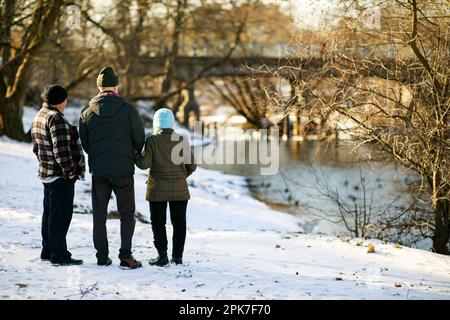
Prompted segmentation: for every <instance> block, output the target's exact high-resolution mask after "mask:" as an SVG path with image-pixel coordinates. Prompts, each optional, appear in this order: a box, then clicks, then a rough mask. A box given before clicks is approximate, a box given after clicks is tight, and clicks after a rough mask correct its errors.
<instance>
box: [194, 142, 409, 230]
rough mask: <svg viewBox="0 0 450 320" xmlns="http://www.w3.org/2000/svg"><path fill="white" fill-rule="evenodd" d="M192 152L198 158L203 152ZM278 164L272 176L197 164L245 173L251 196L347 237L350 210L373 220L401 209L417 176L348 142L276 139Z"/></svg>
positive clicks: (309, 226)
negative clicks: (362, 213)
mask: <svg viewBox="0 0 450 320" xmlns="http://www.w3.org/2000/svg"><path fill="white" fill-rule="evenodd" d="M219 144H220V143H219ZM216 147H217V148H220V146H219V145H217V146H216ZM194 150H195V151H194V154H195V155H196V157H198V156H199V154H200V152H202V150H200V149H197V148H195V149H194ZM237 152H239V151H237ZM248 152H249V147H248V146H246V148H245V153H246V154H247V157H248ZM279 163H280V164H279V170H278V171H277V172H276V173H275V174H273V175H261V171H260V168H261V165H250V164H202V165H201V166H202V167H205V168H208V169H214V170H219V171H223V172H225V173H229V174H234V175H240V176H244V177H246V179H247V181H248V185H249V187H250V190H251V192H252V194H253V196H254V197H256V198H257V199H259V200H262V201H264V202H266V203H268V204H269V205H270V206H272V207H274V208H276V209H278V210H280V211H284V212H289V213H291V214H294V215H296V216H298V217H299V218H301V219H300V220H301V221H302V227H303V229H304V231H305V232H308V233H323V234H333V235H346V236H351V235H354V232H350V231H349V228H348V227H350V229H352V228H351V227H352V226H353V225H354V222H355V219H354V215H355V213H354V212H364V213H365V214H366V219H367V217H368V216H369V215H370V219H369V222H375V221H376V220H377V219H383V217H385V216H386V215H389V214H391V215H392V214H396V212H399V211H401V210H403V209H404V208H405V207H406V206H407V205H408V203H410V201H411V196H412V195H411V194H410V193H409V192H408V190H407V185H408V184H409V183H410V181H411V180H412V179H416V177H415V176H414V175H412V174H411V173H410V172H406V171H405V170H404V169H403V168H401V167H398V166H396V165H395V164H394V162H393V161H392V160H391V159H389V158H386V157H385V156H383V154H382V153H380V152H377V151H376V150H375V148H373V147H371V146H364V147H359V148H357V147H356V145H355V144H354V143H347V142H339V143H337V142H335V141H332V142H318V141H305V142H298V141H291V142H286V141H284V142H280V147H279ZM339 208H341V210H339ZM345 209H347V211H345ZM360 216H361V214H360ZM343 217H345V222H346V223H347V224H348V225H347V226H346V224H345V223H344V220H343V219H342V218H343ZM353 229H354V228H353Z"/></svg>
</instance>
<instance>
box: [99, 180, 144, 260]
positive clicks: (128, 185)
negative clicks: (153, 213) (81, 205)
mask: <svg viewBox="0 0 450 320" xmlns="http://www.w3.org/2000/svg"><path fill="white" fill-rule="evenodd" d="M112 191H114V194H115V195H116V198H117V209H118V210H119V213H120V240H121V244H120V251H119V259H121V260H124V259H129V258H131V257H132V253H131V242H132V239H133V234H134V227H135V224H136V221H135V218H134V211H135V203H134V178H133V176H124V177H103V176H92V209H93V216H94V247H95V249H96V250H97V259H101V260H103V259H106V258H107V257H108V254H109V249H108V237H107V232H106V219H107V215H108V203H109V200H110V199H111V192H112Z"/></svg>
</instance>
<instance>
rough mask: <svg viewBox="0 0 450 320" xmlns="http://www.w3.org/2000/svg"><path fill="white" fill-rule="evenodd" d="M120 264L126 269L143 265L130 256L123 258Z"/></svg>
mask: <svg viewBox="0 0 450 320" xmlns="http://www.w3.org/2000/svg"><path fill="white" fill-rule="evenodd" d="M120 266H121V267H123V268H126V269H137V268H140V267H142V263H141V262H140V261H137V260H136V259H134V258H129V259H123V260H121V261H120Z"/></svg>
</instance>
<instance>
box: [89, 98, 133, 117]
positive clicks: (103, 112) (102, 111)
mask: <svg viewBox="0 0 450 320" xmlns="http://www.w3.org/2000/svg"><path fill="white" fill-rule="evenodd" d="M124 103H125V100H124V99H123V98H122V97H120V96H117V95H108V96H101V95H99V96H96V97H94V98H93V99H92V100H91V101H90V102H89V109H91V110H92V112H94V113H95V114H96V115H97V116H99V117H102V118H106V117H111V116H112V115H114V114H115V113H116V112H117V111H119V109H120V107H121V106H122V105H123V104H124Z"/></svg>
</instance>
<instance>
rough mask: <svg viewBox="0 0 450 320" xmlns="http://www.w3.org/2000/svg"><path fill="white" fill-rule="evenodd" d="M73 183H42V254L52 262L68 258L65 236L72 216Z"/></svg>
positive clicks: (72, 181)
mask: <svg viewBox="0 0 450 320" xmlns="http://www.w3.org/2000/svg"><path fill="white" fill-rule="evenodd" d="M75 181H76V179H73V180H68V179H63V178H61V179H58V180H56V181H54V182H52V183H44V212H43V215H42V228H41V234H42V253H43V255H49V256H50V258H51V259H52V260H59V259H66V258H70V257H71V256H72V255H71V253H70V252H69V251H68V250H67V242H66V236H67V232H68V231H69V226H70V222H71V221H72V215H73V197H74V192H75V191H74V189H75Z"/></svg>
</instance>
